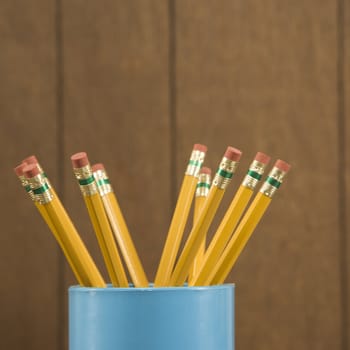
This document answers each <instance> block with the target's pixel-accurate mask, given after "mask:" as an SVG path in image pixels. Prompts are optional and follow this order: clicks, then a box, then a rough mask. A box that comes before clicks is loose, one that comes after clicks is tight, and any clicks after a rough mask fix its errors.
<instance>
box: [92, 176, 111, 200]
mask: <svg viewBox="0 0 350 350" xmlns="http://www.w3.org/2000/svg"><path fill="white" fill-rule="evenodd" d="M94 178H95V181H96V184H97V189H98V192H99V193H100V195H101V196H104V195H106V194H107V193H111V192H113V188H112V186H111V184H110V182H109V178H108V176H107V173H106V172H105V171H103V170H97V171H95V172H94Z"/></svg>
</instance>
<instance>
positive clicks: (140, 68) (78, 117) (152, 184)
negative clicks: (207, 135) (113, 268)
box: [63, 0, 171, 285]
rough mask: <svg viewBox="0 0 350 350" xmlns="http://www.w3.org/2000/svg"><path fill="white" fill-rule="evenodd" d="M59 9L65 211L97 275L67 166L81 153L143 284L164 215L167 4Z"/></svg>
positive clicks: (78, 4)
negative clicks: (96, 174)
mask: <svg viewBox="0 0 350 350" xmlns="http://www.w3.org/2000/svg"><path fill="white" fill-rule="evenodd" d="M63 7H64V9H65V12H64V33H63V35H64V42H65V47H64V66H65V70H64V79H65V90H64V100H65V109H64V118H65V119H64V120H65V130H64V132H65V134H64V137H65V150H64V153H65V159H66V163H65V164H64V167H65V190H64V199H65V203H66V204H67V207H68V208H69V210H70V212H71V214H72V217H73V219H74V222H75V223H76V225H77V227H78V228H79V230H80V231H81V234H82V236H83V239H84V240H85V242H86V243H87V245H88V247H89V249H90V251H91V252H92V254H93V256H94V257H95V260H96V261H97V262H98V265H99V266H100V267H101V269H103V267H102V266H103V264H102V261H101V256H100V253H99V251H98V246H97V243H96V238H95V237H94V234H93V232H92V229H91V224H90V222H89V219H88V216H87V214H86V209H85V207H84V204H83V200H82V198H81V194H80V191H79V189H78V185H77V183H76V181H75V180H74V178H73V175H72V169H71V165H70V162H69V157H70V155H71V154H73V153H75V152H78V151H81V150H84V151H86V152H87V153H88V155H89V157H90V159H91V162H92V163H96V162H102V163H104V164H105V167H106V169H107V172H108V174H109V177H110V180H111V182H112V185H113V187H114V190H115V192H116V195H117V198H118V200H119V204H120V207H121V210H122V212H123V214H124V216H125V218H126V222H127V224H128V226H129V229H130V232H131V235H132V237H133V239H134V243H135V246H136V248H137V249H138V252H139V255H140V258H141V261H142V263H143V264H144V268H145V271H146V273H147V276H148V278H149V280H150V281H151V280H153V276H154V273H155V271H156V266H157V264H158V260H159V258H160V253H161V249H162V245H163V239H164V238H165V233H166V231H167V229H168V225H169V222H170V213H171V211H170V201H169V196H170V182H169V169H170V161H171V160H170V158H169V154H170V149H169V147H170V146H169V144H170V142H169V135H170V128H169V114H168V65H167V62H168V56H167V53H168V51H167V50H168V43H167V40H168V36H167V30H168V28H167V4H166V3H163V2H162V1H150V0H149V1H137V2H125V1H110V0H104V1H100V2H96V1H87V2H86V1H64V6H63ZM103 270H104V269H103ZM104 275H105V276H106V274H105V273H104ZM73 282H74V281H73V280H72V279H71V278H67V285H68V284H71V283H73Z"/></svg>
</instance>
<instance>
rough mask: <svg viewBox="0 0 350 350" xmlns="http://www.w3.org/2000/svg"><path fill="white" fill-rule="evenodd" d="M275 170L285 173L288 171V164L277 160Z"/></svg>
mask: <svg viewBox="0 0 350 350" xmlns="http://www.w3.org/2000/svg"><path fill="white" fill-rule="evenodd" d="M274 166H275V167H276V168H278V169H279V170H282V171H284V172H285V173H287V172H288V171H289V169H290V167H291V166H290V164H288V163H286V162H285V161H283V160H281V159H278V160H277V161H276V163H275V165H274Z"/></svg>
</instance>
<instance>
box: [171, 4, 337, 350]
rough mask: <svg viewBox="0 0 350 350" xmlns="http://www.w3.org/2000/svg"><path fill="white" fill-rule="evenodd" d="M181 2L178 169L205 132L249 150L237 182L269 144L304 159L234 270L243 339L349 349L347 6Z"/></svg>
mask: <svg viewBox="0 0 350 350" xmlns="http://www.w3.org/2000/svg"><path fill="white" fill-rule="evenodd" d="M176 4H177V6H176V13H175V16H176V52H177V56H176V79H177V87H176V88H177V96H176V98H177V134H178V159H177V163H178V164H179V166H178V168H179V172H180V170H181V168H182V165H183V163H184V160H185V158H186V156H187V153H188V149H189V148H190V145H191V144H192V143H194V142H203V143H205V144H208V146H209V153H208V164H209V165H211V166H214V167H216V164H217V162H218V161H219V159H220V157H221V155H222V153H223V152H224V149H225V147H226V146H227V145H229V144H232V145H233V146H236V147H238V148H240V149H242V150H243V153H244V155H243V160H242V162H241V165H240V169H239V171H238V174H237V176H236V179H235V184H236V186H237V184H238V183H239V181H240V180H241V179H242V178H243V175H244V173H245V171H246V169H247V166H248V164H249V163H250V161H251V159H252V158H253V157H254V154H255V152H256V151H258V150H261V151H263V152H266V153H268V154H270V155H271V156H272V157H273V159H274V160H276V158H282V159H284V160H286V161H289V162H290V163H291V164H292V166H293V168H292V171H291V173H290V175H289V177H288V178H287V180H286V182H285V184H284V185H283V186H282V188H281V190H280V191H279V192H280V193H278V194H277V195H276V198H274V200H273V203H272V205H271V208H270V209H269V211H268V213H267V215H266V217H265V218H264V219H263V222H262V223H261V224H260V226H259V227H258V229H257V231H256V232H255V235H254V236H253V238H252V240H251V241H250V242H249V244H248V247H247V249H246V250H245V251H244V253H243V254H242V256H241V258H240V259H239V261H238V263H237V265H236V266H235V268H234V270H233V272H232V275H231V276H230V278H229V279H228V281H230V282H235V283H236V284H237V318H236V333H237V348H239V349H259V350H263V349H269V350H271V349H298V350H302V349H305V350H306V349H310V348H315V349H316V348H317V349H329V348H332V349H339V348H340V344H341V340H340V337H341V324H340V322H341V307H342V306H341V304H340V299H339V295H340V284H339V278H340V276H339V260H338V253H339V226H338V195H337V192H336V191H334V190H332V189H334V184H335V183H336V182H337V157H336V154H337V92H336V89H335V86H336V81H337V66H336V62H337V60H336V58H337V51H336V50H337V47H336V39H337V37H336V35H337V22H336V4H335V3H334V2H332V1H323V2H322V3H321V4H320V3H319V2H316V1H307V2H303V1H298V2H297V3H295V2H293V3H288V2H283V3H281V2H280V1H276V0H269V1H264V2H261V1H255V0H250V1H244V2H231V1H224V2H212V1H204V2H202V3H201V6H198V4H197V3H196V2H194V1H181V0H180V1H177V2H176ZM234 188H235V186H232V189H234ZM328 189H329V190H328ZM232 191H233V190H232ZM231 196H232V195H231ZM231 198H232V197H231ZM223 209H224V208H223Z"/></svg>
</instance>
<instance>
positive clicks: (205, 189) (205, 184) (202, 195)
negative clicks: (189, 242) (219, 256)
mask: <svg viewBox="0 0 350 350" xmlns="http://www.w3.org/2000/svg"><path fill="white" fill-rule="evenodd" d="M210 184H211V170H210V169H209V168H207V167H203V168H202V169H201V172H200V174H199V179H198V184H197V188H196V194H195V199H194V213H193V225H195V223H196V222H197V220H198V217H199V213H200V211H201V209H202V208H203V205H204V202H205V200H206V199H207V197H208V194H209V189H210ZM205 246H206V237H204V238H203V241H202V243H201V245H200V247H199V250H198V253H197V254H196V256H195V258H194V260H193V264H192V267H191V269H190V273H189V277H188V281H189V284H190V281H191V280H192V279H193V278H194V277H195V276H196V275H197V274H198V272H199V268H200V266H201V265H202V262H203V258H204V252H205Z"/></svg>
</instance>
